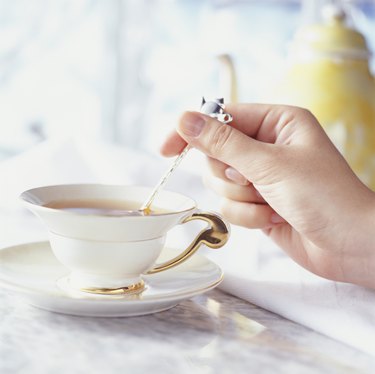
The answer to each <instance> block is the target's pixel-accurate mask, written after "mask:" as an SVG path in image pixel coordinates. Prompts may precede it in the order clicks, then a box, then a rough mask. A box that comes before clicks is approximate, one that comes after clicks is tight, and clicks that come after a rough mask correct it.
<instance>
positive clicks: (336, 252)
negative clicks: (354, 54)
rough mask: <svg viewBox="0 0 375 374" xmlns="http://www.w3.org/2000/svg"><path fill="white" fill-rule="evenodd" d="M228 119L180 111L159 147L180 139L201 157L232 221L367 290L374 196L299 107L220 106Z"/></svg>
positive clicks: (374, 276) (374, 254)
mask: <svg viewBox="0 0 375 374" xmlns="http://www.w3.org/2000/svg"><path fill="white" fill-rule="evenodd" d="M226 110H227V111H228V112H229V113H231V114H232V115H233V118H234V120H233V122H232V123H231V124H230V125H224V124H222V123H220V122H218V121H216V120H214V119H212V118H210V117H208V116H205V115H203V114H200V113H195V112H186V113H185V114H184V115H183V116H182V118H181V121H180V124H179V126H178V128H177V132H174V133H173V134H171V135H170V137H169V138H168V139H167V140H166V141H165V143H164V145H163V147H162V149H161V152H162V154H164V155H166V156H173V155H176V154H178V153H179V152H181V150H182V149H183V148H184V147H185V145H186V143H189V144H190V145H191V146H193V147H195V148H197V149H199V150H200V151H202V152H204V153H205V154H206V155H207V156H208V158H209V165H210V168H211V172H212V173H211V174H210V175H208V176H207V177H206V180H205V183H206V185H207V186H208V187H210V188H212V189H213V190H215V191H216V192H217V193H218V194H219V195H221V196H222V197H223V206H222V213H223V215H224V216H225V217H226V218H227V219H228V220H229V221H230V222H232V223H234V224H237V225H241V226H245V227H248V228H262V229H263V230H264V232H265V233H266V234H267V235H269V236H270V237H271V238H272V239H273V240H274V241H275V242H276V243H278V245H279V246H280V247H281V248H283V249H284V250H285V251H286V252H287V253H288V254H289V255H290V257H292V258H293V259H294V260H295V261H296V262H298V263H299V264H300V265H302V266H303V267H305V268H306V269H308V270H310V271H312V272H314V273H315V274H318V275H320V276H323V277H325V278H329V279H332V280H338V281H344V282H351V283H356V284H359V285H363V286H367V287H371V288H375V244H373V243H374V242H375V240H374V231H375V230H374V229H375V195H374V192H372V191H371V190H370V189H368V188H367V187H366V186H365V185H364V184H362V183H361V181H360V180H359V179H358V178H357V177H356V176H355V174H354V173H353V171H352V170H351V169H350V167H349V166H348V164H347V163H346V161H345V160H344V158H343V157H342V156H341V155H340V154H339V152H338V151H337V150H336V148H335V147H334V145H333V144H332V143H331V141H330V140H329V139H328V137H327V136H326V134H325V132H324V130H323V129H322V128H321V126H320V125H319V123H318V121H317V120H316V119H315V117H314V116H313V115H312V114H311V113H310V112H308V111H307V110H304V109H301V108H296V107H289V106H276V105H259V104H238V105H227V107H226Z"/></svg>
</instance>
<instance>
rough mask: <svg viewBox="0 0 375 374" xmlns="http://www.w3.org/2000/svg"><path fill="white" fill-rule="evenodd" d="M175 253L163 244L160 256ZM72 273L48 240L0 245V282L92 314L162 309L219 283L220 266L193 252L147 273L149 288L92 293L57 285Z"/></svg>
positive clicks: (38, 300) (33, 299)
mask: <svg viewBox="0 0 375 374" xmlns="http://www.w3.org/2000/svg"><path fill="white" fill-rule="evenodd" d="M175 255H176V250H173V249H170V248H165V249H164V250H163V253H162V254H161V256H160V258H159V260H158V262H162V261H164V260H166V259H168V258H172V257H173V256H175ZM68 273H69V270H67V269H66V268H65V267H64V266H63V265H61V264H60V263H59V262H58V261H57V259H56V258H55V256H54V254H53V253H52V251H51V247H50V245H49V243H48V242H38V243H27V244H21V245H16V246H12V247H8V248H4V249H2V250H0V287H2V288H6V289H8V290H9V291H11V292H14V293H15V294H17V295H19V296H20V297H22V298H23V299H25V300H26V302H28V303H29V304H30V305H33V306H35V307H38V308H41V309H46V310H49V311H52V312H58V313H65V314H73V315H79V316H93V317H130V316H138V315H144V314H150V313H155V312H160V311H162V310H166V309H169V308H172V307H174V306H175V305H177V304H178V303H180V302H181V301H183V300H186V299H189V298H191V297H193V296H196V295H199V294H201V293H203V292H206V291H208V290H210V289H212V288H214V287H216V286H217V285H218V284H219V283H220V282H221V280H222V278H223V273H222V271H221V269H220V268H219V267H218V266H217V265H216V264H215V263H214V262H212V261H210V260H209V259H207V258H206V257H204V256H202V255H199V254H195V255H194V256H193V257H191V258H190V259H188V260H187V261H185V262H184V263H182V264H180V265H178V266H176V267H174V268H171V269H169V270H166V271H164V272H161V273H156V274H152V275H145V276H143V280H144V281H145V284H146V288H145V290H144V291H143V292H142V293H141V294H139V295H128V296H118V295H117V296H110V295H93V294H88V293H84V292H80V291H73V290H70V289H68V288H65V287H61V286H59V283H61V280H62V279H64V278H66V277H67V275H68Z"/></svg>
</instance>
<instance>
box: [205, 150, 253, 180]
mask: <svg viewBox="0 0 375 374" xmlns="http://www.w3.org/2000/svg"><path fill="white" fill-rule="evenodd" d="M207 164H208V167H209V169H210V171H211V173H212V174H213V175H214V176H215V177H218V178H221V179H224V180H229V181H231V182H233V183H236V184H239V185H243V186H246V185H248V184H250V182H249V181H248V180H247V179H246V177H244V176H243V175H242V174H241V173H240V172H238V171H237V170H236V169H234V168H232V167H231V166H228V165H227V164H224V163H223V162H221V161H219V160H215V159H214V158H210V157H208V161H207Z"/></svg>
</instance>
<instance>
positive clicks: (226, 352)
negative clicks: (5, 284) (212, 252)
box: [0, 289, 375, 374]
mask: <svg viewBox="0 0 375 374" xmlns="http://www.w3.org/2000/svg"><path fill="white" fill-rule="evenodd" d="M0 299H1V303H0V373H1V374H13V373H22V374H24V373H26V374H44V373H54V374H60V373H74V374H80V373H82V374H83V373H85V374H87V373H90V374H96V373H106V374H112V373H134V374H138V373H142V374H143V373H163V374H164V373H165V374H168V373H173V374H176V373H177V374H178V373H183V374H184V373H198V374H200V373H202V374H206V373H207V374H211V373H237V374H240V373H272V374H274V373H278V374H282V373H288V374H289V373H298V374H304V373H374V372H375V357H372V356H369V355H366V354H364V353H361V352H359V351H356V350H355V349H353V348H350V347H348V346H346V345H343V344H341V343H339V342H336V341H334V340H332V339H330V338H327V337H325V336H323V335H321V334H319V333H316V332H314V331H312V330H309V329H308V328H305V327H303V326H301V325H298V324H296V323H294V322H291V321H289V320H286V319H284V318H282V317H280V316H278V315H276V314H273V313H271V312H268V311H266V310H264V309H261V308H259V307H257V306H255V305H252V304H250V303H248V302H246V301H243V300H240V299H238V298H236V297H233V296H231V295H228V294H225V293H223V292H222V291H220V290H218V289H215V290H213V291H210V292H208V293H206V294H203V295H200V296H196V297H194V298H192V299H190V300H186V301H184V302H182V303H181V304H179V305H177V306H176V307H174V308H172V309H169V310H167V311H164V312H159V313H156V314H152V315H147V316H141V317H128V318H92V317H77V316H70V315H64V314H58V313H52V312H47V311H44V310H40V309H37V308H34V307H32V306H29V305H27V304H25V303H24V302H23V301H22V300H20V299H18V298H17V297H15V296H13V295H12V294H9V293H8V292H6V291H4V290H0ZM332 323H334V321H332Z"/></svg>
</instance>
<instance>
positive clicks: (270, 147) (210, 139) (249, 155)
mask: <svg viewBox="0 0 375 374" xmlns="http://www.w3.org/2000/svg"><path fill="white" fill-rule="evenodd" d="M177 132H178V133H179V134H180V136H181V137H182V138H184V139H185V140H186V142H187V143H188V144H189V145H190V146H192V147H194V148H196V149H199V150H200V151H202V152H203V153H205V154H206V155H207V156H210V157H212V158H215V159H217V160H220V161H222V162H224V163H225V164H227V165H230V166H232V167H233V168H235V169H236V170H238V171H239V172H240V173H241V174H243V175H244V176H245V177H246V178H247V179H249V180H250V181H251V182H253V183H261V182H264V181H263V179H264V177H265V176H266V175H265V172H266V170H268V171H269V168H270V166H271V165H272V168H275V167H276V168H277V165H276V164H277V163H278V157H276V155H275V148H276V146H275V145H274V144H270V143H264V142H261V141H258V140H255V139H253V138H251V137H250V136H248V135H246V134H244V133H242V132H241V131H239V130H237V129H236V128H234V127H232V126H230V125H227V124H223V123H221V122H219V121H217V120H215V119H213V118H211V117H209V116H206V115H204V114H201V113H197V112H185V113H184V115H183V116H182V117H181V120H180V123H179V126H178V128H177ZM267 174H268V173H267Z"/></svg>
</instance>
